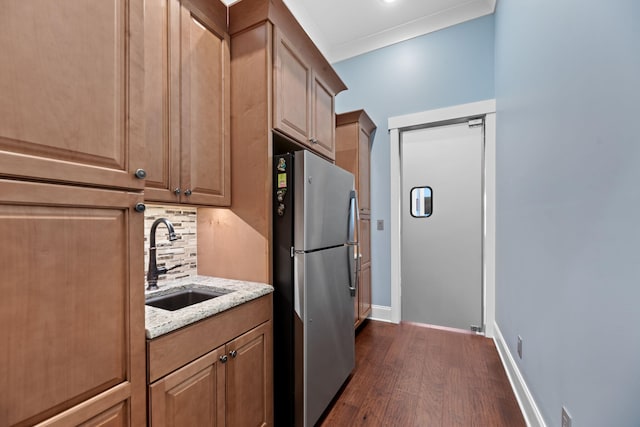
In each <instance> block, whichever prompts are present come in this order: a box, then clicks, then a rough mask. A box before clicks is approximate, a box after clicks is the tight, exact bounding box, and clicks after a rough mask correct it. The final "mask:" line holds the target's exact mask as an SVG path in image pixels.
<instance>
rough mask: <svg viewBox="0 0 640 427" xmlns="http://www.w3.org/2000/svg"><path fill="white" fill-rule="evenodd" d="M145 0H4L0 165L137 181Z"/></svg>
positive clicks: (40, 174)
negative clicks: (55, 0) (59, 0)
mask: <svg viewBox="0 0 640 427" xmlns="http://www.w3.org/2000/svg"><path fill="white" fill-rule="evenodd" d="M143 15H144V6H143V0H91V1H83V2H77V1H66V2H51V1H48V0H27V1H12V2H4V3H3V5H2V13H1V14H0V52H2V53H3V55H2V56H3V59H2V61H0V93H1V94H2V96H0V117H1V119H0V174H1V175H3V176H5V177H7V176H8V177H21V178H36V179H43V180H51V181H60V182H72V183H79V184H90V185H97V186H107V187H119V188H131V189H141V188H142V187H143V186H144V180H142V179H137V178H136V177H135V171H136V170H137V169H144V164H143V163H142V160H143V158H142V157H143V147H144V145H143V144H144V141H143V135H144V129H143V126H144V117H143V115H144V111H143V108H144V107H143V84H144V68H143V44H144V43H143V34H144V31H143V30H144V29H143Z"/></svg>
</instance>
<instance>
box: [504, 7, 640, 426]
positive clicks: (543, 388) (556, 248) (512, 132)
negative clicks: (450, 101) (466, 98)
mask: <svg viewBox="0 0 640 427" xmlns="http://www.w3.org/2000/svg"><path fill="white" fill-rule="evenodd" d="M639 22H640V2H638V1H637V0H616V1H609V2H607V1H601V2H583V1H578V0H567V1H555V0H539V1H535V2H534V1H531V0H528V1H522V0H500V1H499V2H498V7H497V11H496V17H495V33H496V34H495V37H496V52H495V60H496V67H495V68H496V70H495V74H496V102H497V124H498V128H497V183H496V187H497V195H496V198H497V216H496V226H497V236H496V247H497V258H496V307H497V313H496V318H497V323H498V325H499V327H500V329H501V331H502V333H503V335H504V337H505V340H506V341H507V343H508V344H509V346H510V351H511V353H512V355H514V359H516V361H517V363H518V364H519V368H520V370H521V372H522V374H523V376H524V378H525V380H526V382H527V384H528V386H529V388H530V390H531V392H532V394H533V396H534V399H535V400H536V402H537V404H538V406H539V408H540V409H541V412H542V415H543V417H544V418H545V421H546V422H547V424H548V425H550V426H560V413H561V407H562V405H563V404H564V405H566V406H567V407H568V409H569V411H570V413H571V414H572V416H573V423H574V425H577V426H583V427H584V426H616V427H624V426H629V427H631V426H636V427H637V426H640V190H639V188H640V187H639V185H638V184H639V183H640V138H639V135H640V127H639V125H638V122H639V121H640V110H639V105H640V46H639V45H638V44H639V42H640V24H639ZM518 334H519V335H521V336H522V337H523V340H524V345H523V353H524V357H523V359H522V360H518V358H517V356H515V355H516V351H515V345H516V336H517V335H518Z"/></svg>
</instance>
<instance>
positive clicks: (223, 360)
mask: <svg viewBox="0 0 640 427" xmlns="http://www.w3.org/2000/svg"><path fill="white" fill-rule="evenodd" d="M227 360H229V358H228V357H227V355H226V354H223V355H222V356H220V361H221V362H222V363H227Z"/></svg>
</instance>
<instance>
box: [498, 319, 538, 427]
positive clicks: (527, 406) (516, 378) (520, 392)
mask: <svg viewBox="0 0 640 427" xmlns="http://www.w3.org/2000/svg"><path fill="white" fill-rule="evenodd" d="M493 333H494V337H493V341H494V342H495V343H496V348H497V349H498V354H499V355H500V359H501V360H502V365H503V366H504V369H505V371H506V372H507V377H509V382H510V383H511V388H512V389H513V392H514V393H515V395H516V399H517V400H518V404H519V405H520V410H521V411H522V415H523V416H524V420H525V421H526V423H527V426H529V427H546V426H547V425H546V424H545V422H544V419H543V418H542V414H541V413H540V410H538V406H537V405H536V402H535V400H533V396H532V395H531V392H530V391H529V387H527V383H525V381H524V378H522V374H521V373H520V369H518V365H516V362H515V360H513V357H512V356H511V352H510V351H509V347H508V346H507V342H506V341H505V340H504V337H503V336H502V331H500V328H499V327H498V324H497V323H494V327H493Z"/></svg>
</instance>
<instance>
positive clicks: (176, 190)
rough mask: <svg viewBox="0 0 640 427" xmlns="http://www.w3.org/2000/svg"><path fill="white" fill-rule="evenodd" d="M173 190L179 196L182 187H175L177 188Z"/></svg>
mask: <svg viewBox="0 0 640 427" xmlns="http://www.w3.org/2000/svg"><path fill="white" fill-rule="evenodd" d="M173 192H174V193H175V194H176V196H177V195H178V194H180V188H178V187H176V189H175V190H173Z"/></svg>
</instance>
